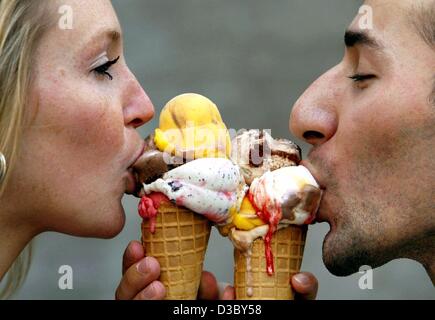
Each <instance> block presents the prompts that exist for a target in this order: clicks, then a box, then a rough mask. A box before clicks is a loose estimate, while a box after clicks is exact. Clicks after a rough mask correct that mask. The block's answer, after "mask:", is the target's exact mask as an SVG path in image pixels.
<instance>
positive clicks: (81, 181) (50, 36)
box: [10, 0, 154, 238]
mask: <svg viewBox="0 0 435 320" xmlns="http://www.w3.org/2000/svg"><path fill="white" fill-rule="evenodd" d="M62 5H68V6H70V8H71V13H72V18H73V20H72V22H73V23H72V29H63V28H61V27H60V26H59V24H58V23H56V24H55V25H54V27H52V28H51V29H50V30H49V31H48V32H47V33H46V34H45V35H44V37H43V38H42V40H41V42H40V46H39V49H38V51H37V52H35V58H36V64H35V66H34V68H35V69H34V75H35V76H34V80H33V82H32V84H31V92H30V103H29V105H27V109H26V111H25V113H26V117H27V120H28V125H27V128H26V130H25V133H24V137H23V143H22V146H21V148H22V149H21V150H22V151H21V155H20V158H19V161H18V163H17V166H16V169H15V171H14V172H13V176H12V181H11V185H10V190H11V191H12V192H14V191H15V192H16V193H17V194H19V197H18V196H17V200H18V201H17V206H19V208H20V210H22V212H23V214H25V215H27V216H26V217H27V219H28V221H31V222H32V223H33V224H34V225H35V227H36V228H38V231H45V230H54V231H59V232H64V233H69V234H73V235H79V236H92V237H104V238H106V237H112V236H115V235H116V234H118V233H119V232H120V231H121V229H122V227H123V225H124V221H125V216H124V210H123V208H122V206H121V198H122V196H123V194H124V193H125V192H128V191H129V188H131V187H132V186H131V180H130V179H131V175H130V174H129V168H130V166H131V165H132V164H133V163H134V162H135V160H136V159H137V158H138V156H139V155H140V154H141V151H142V149H143V142H142V139H141V137H140V136H139V134H138V133H137V132H136V130H135V129H136V128H137V127H139V126H141V125H143V124H144V123H146V122H147V121H149V120H150V119H151V118H152V117H153V115H154V108H153V105H152V103H151V101H150V99H149V98H148V96H147V95H146V93H145V92H144V90H143V89H142V87H141V86H140V84H139V83H138V81H137V80H136V78H135V77H134V75H133V74H132V73H131V71H130V70H129V69H128V67H127V65H126V63H125V60H124V56H123V46H122V37H121V35H120V33H121V29H120V26H119V23H118V20H117V17H116V14H115V12H114V10H113V8H112V6H111V3H110V1H108V0H92V1H88V0H68V1H57V2H56V3H53V5H52V6H51V10H54V12H53V13H54V14H55V18H56V19H65V16H62V15H61V14H57V12H58V10H59V7H61V6H62ZM63 22H65V20H63ZM63 25H64V26H65V24H63ZM118 57H119V60H117V62H116V63H114V64H112V65H111V63H112V62H114V61H115V60H116V59H117V58H118ZM110 61H112V62H110ZM109 65H110V67H109ZM107 67H109V68H107ZM104 72H107V73H104ZM130 191H132V190H130Z"/></svg>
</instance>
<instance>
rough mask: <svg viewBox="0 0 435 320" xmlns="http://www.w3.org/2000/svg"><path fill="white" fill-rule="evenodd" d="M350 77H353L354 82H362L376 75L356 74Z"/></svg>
mask: <svg viewBox="0 0 435 320" xmlns="http://www.w3.org/2000/svg"><path fill="white" fill-rule="evenodd" d="M348 78H349V79H352V80H353V81H354V82H362V81H365V80H370V79H374V78H376V76H375V75H374V74H354V75H353V76H350V77H348Z"/></svg>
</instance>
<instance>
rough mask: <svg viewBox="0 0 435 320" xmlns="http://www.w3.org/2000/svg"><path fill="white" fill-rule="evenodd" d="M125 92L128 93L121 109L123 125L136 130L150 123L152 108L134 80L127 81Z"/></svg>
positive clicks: (151, 104) (148, 99) (152, 114)
mask: <svg viewBox="0 0 435 320" xmlns="http://www.w3.org/2000/svg"><path fill="white" fill-rule="evenodd" d="M125 92H128V94H127V95H126V104H125V106H124V109H123V112H124V123H125V125H126V126H132V127H134V128H138V127H140V126H142V125H143V124H145V123H147V122H148V121H150V120H151V119H152V118H153V116H154V106H153V103H152V102H151V100H150V98H149V97H148V95H147V94H146V93H145V91H144V90H143V88H142V86H141V85H140V84H139V82H138V81H137V80H136V78H134V77H133V78H132V79H131V80H130V81H129V83H128V88H127V90H125Z"/></svg>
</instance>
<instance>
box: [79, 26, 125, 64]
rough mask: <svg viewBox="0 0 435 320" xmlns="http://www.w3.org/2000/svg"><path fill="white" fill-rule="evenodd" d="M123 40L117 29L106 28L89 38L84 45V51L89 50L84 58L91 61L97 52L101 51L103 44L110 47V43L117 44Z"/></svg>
mask: <svg viewBox="0 0 435 320" xmlns="http://www.w3.org/2000/svg"><path fill="white" fill-rule="evenodd" d="M121 38H122V35H121V32H120V31H118V30H117V29H112V28H105V29H102V30H100V31H97V32H95V33H94V34H93V35H91V36H90V37H89V38H87V39H86V41H85V42H84V44H83V45H82V49H83V48H87V50H86V55H85V56H84V58H85V59H89V58H90V57H91V56H92V55H94V54H95V53H96V52H95V51H96V50H100V48H101V45H102V44H104V45H109V44H110V43H116V42H119V40H120V39H121ZM107 41H108V42H107Z"/></svg>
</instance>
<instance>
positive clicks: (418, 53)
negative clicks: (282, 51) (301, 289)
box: [290, 0, 435, 282]
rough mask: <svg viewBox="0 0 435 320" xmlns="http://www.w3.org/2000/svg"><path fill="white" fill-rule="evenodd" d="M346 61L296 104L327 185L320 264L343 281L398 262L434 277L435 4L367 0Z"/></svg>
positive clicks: (297, 119)
mask: <svg viewBox="0 0 435 320" xmlns="http://www.w3.org/2000/svg"><path fill="white" fill-rule="evenodd" d="M365 4H366V5H368V6H369V7H370V8H371V9H372V12H373V28H372V29H371V30H370V29H365V28H361V27H360V26H361V25H362V26H365V23H360V22H361V19H365V17H363V16H362V15H358V16H357V17H356V18H355V19H354V21H353V22H352V23H351V25H350V27H349V28H348V30H347V31H346V35H345V45H346V51H345V54H344V58H343V60H342V61H341V63H339V64H338V65H337V66H335V67H333V68H332V69H331V70H329V71H328V72H326V73H325V74H324V75H322V76H321V77H320V78H319V79H318V80H316V81H315V82H314V83H313V84H312V85H311V86H310V87H309V88H308V89H307V91H306V92H305V93H304V94H303V95H302V97H300V99H299V100H298V101H297V102H296V104H295V106H294V107H293V111H292V114H291V118H290V129H291V131H292V132H293V133H294V134H295V135H296V136H297V137H299V138H301V139H303V140H305V141H306V142H308V143H310V144H311V145H312V146H313V147H312V149H311V150H310V153H309V155H308V157H307V159H306V160H305V162H304V165H306V166H307V167H308V168H309V169H310V171H311V172H312V173H313V175H314V176H315V177H316V179H317V181H318V182H319V184H320V185H321V186H322V187H324V188H325V192H324V197H323V200H322V203H321V207H320V210H319V220H320V221H326V222H328V223H329V224H330V226H331V230H330V231H329V233H328V234H327V236H326V238H325V240H324V243H323V261H324V263H325V265H326V267H327V268H328V270H329V271H330V272H331V273H333V274H335V275H338V276H347V275H350V274H352V273H354V272H357V271H358V269H359V267H360V266H361V265H370V266H371V267H373V268H374V267H378V266H381V265H383V264H385V263H387V262H389V261H391V260H393V259H397V258H410V259H414V260H416V261H419V262H420V263H421V264H422V265H423V266H424V267H425V269H426V270H427V272H428V274H429V276H430V278H431V280H432V282H434V281H435V211H434V210H435V0H418V1H416V0H401V1H395V0H370V1H366V2H365Z"/></svg>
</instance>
